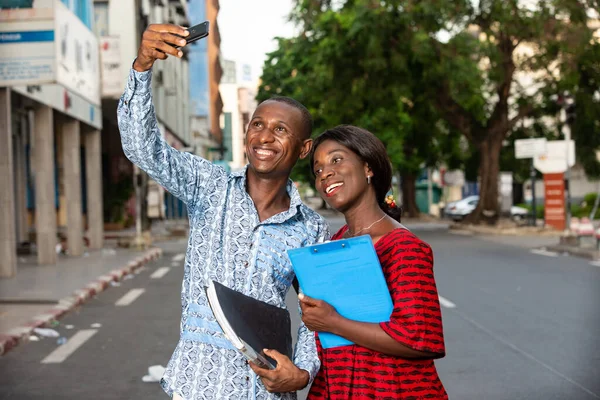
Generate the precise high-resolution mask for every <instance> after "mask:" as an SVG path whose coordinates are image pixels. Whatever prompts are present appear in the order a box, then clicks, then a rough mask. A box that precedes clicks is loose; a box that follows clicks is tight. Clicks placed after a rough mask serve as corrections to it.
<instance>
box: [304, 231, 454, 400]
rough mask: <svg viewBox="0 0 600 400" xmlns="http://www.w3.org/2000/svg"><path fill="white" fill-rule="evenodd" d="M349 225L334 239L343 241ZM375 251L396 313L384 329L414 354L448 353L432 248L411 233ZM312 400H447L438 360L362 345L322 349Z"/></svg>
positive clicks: (393, 236) (391, 237) (390, 237)
mask: <svg viewBox="0 0 600 400" xmlns="http://www.w3.org/2000/svg"><path fill="white" fill-rule="evenodd" d="M346 229H347V226H344V227H342V229H340V230H339V231H338V232H337V233H336V234H335V235H334V236H333V238H332V240H337V239H340V238H342V236H343V235H344V233H345V231H346ZM375 250H376V251H377V255H378V256H379V261H380V262H381V266H382V268H383V273H384V275H385V279H386V281H387V284H388V287H389V289H390V294H391V295H392V301H393V302H394V311H393V312H392V315H391V317H390V320H389V321H388V322H382V323H381V324H380V326H381V328H382V329H383V330H384V331H385V332H386V333H387V334H388V335H390V336H391V337H392V338H394V339H396V340H397V341H398V342H400V343H402V344H403V345H405V346H407V347H410V348H412V349H414V350H419V351H427V352H432V353H436V354H438V355H439V357H443V356H444V354H445V349H444V334H443V329H442V315H441V312H440V305H439V300H438V294H437V289H436V285H435V280H434V277H433V253H432V251H431V247H429V245H428V244H427V243H425V242H423V241H421V240H420V239H419V238H418V237H416V236H415V235H414V234H412V233H411V232H410V231H408V230H407V229H402V228H399V229H395V230H393V231H391V232H390V233H388V234H386V235H385V236H383V237H382V238H381V239H380V240H379V241H378V242H377V243H376V244H375ZM317 350H318V352H319V359H320V360H321V369H320V370H319V373H318V374H317V376H316V377H315V380H314V382H313V385H312V387H311V389H310V393H309V395H308V399H309V400H316V399H328V400H342V399H343V400H350V399H352V400H357V399H378V400H385V399H402V400H421V399H423V400H424V399H427V400H438V399H448V395H447V394H446V391H445V390H444V386H443V385H442V382H441V381H440V378H439V377H438V374H437V371H436V369H435V365H434V363H433V360H414V359H412V360H411V359H404V358H400V357H396V356H389V355H386V354H383V353H380V352H378V351H374V350H369V349H367V348H365V347H362V346H358V345H350V346H343V347H335V348H330V349H323V347H322V346H321V342H320V341H319V338H318V334H317Z"/></svg>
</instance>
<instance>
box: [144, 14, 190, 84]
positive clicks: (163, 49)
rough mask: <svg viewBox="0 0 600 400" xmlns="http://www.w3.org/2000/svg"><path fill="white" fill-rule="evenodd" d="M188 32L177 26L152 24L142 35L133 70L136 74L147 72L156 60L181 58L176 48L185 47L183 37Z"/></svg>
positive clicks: (180, 52) (180, 53)
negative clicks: (171, 57) (169, 57)
mask: <svg viewBox="0 0 600 400" xmlns="http://www.w3.org/2000/svg"><path fill="white" fill-rule="evenodd" d="M188 35H189V32H188V31H187V30H186V29H185V28H182V27H181V26H178V25H171V24H152V25H150V26H148V28H146V30H145V31H144V34H143V35H142V42H141V43H140V48H139V49H138V55H137V58H136V59H135V62H134V63H133V68H134V69H135V70H136V71H138V72H144V71H148V70H149V69H150V68H152V65H154V62H155V61H156V60H166V59H167V57H168V56H170V55H171V56H174V57H181V56H182V55H183V53H182V51H181V50H179V49H178V48H177V46H179V47H183V46H185V45H186V41H185V39H184V38H185V37H186V36H188Z"/></svg>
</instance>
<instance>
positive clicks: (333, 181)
mask: <svg viewBox="0 0 600 400" xmlns="http://www.w3.org/2000/svg"><path fill="white" fill-rule="evenodd" d="M313 171H314V173H315V186H316V188H317V191H318V192H319V194H320V195H321V197H323V199H325V201H326V202H327V204H329V205H330V206H331V207H333V208H334V209H336V210H338V211H344V210H345V209H347V208H348V207H349V206H350V205H352V204H353V203H354V201H355V200H356V199H357V198H359V197H360V196H361V195H362V194H364V193H365V192H366V191H367V190H368V189H369V185H368V183H367V176H370V175H372V172H371V170H370V169H369V167H368V166H367V165H366V163H365V162H364V161H362V160H361V159H360V158H359V157H358V155H357V154H356V153H354V152H353V151H352V150H350V149H349V148H347V147H346V146H344V145H342V144H340V143H338V142H336V141H334V140H326V141H324V142H323V143H321V144H320V145H319V147H317V149H316V150H315V153H314V156H313Z"/></svg>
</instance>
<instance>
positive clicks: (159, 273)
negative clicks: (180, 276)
mask: <svg viewBox="0 0 600 400" xmlns="http://www.w3.org/2000/svg"><path fill="white" fill-rule="evenodd" d="M170 270H171V268H169V267H160V268H158V269H157V270H156V271H154V272H153V273H152V275H150V278H151V279H160V278H162V277H163V276H165V275H166V274H167V273H168V272H169V271H170Z"/></svg>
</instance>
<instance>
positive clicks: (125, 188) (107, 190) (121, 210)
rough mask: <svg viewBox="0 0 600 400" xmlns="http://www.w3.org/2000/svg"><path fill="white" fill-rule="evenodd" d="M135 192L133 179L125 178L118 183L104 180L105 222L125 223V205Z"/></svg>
mask: <svg viewBox="0 0 600 400" xmlns="http://www.w3.org/2000/svg"><path fill="white" fill-rule="evenodd" d="M133 192H134V187H133V178H132V177H127V176H124V177H122V178H121V179H120V180H119V181H118V182H116V183H111V182H108V180H104V188H103V196H104V200H103V203H104V220H105V222H116V223H118V222H124V221H125V220H126V215H125V205H126V203H127V201H129V199H130V198H131V196H132V195H133Z"/></svg>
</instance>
